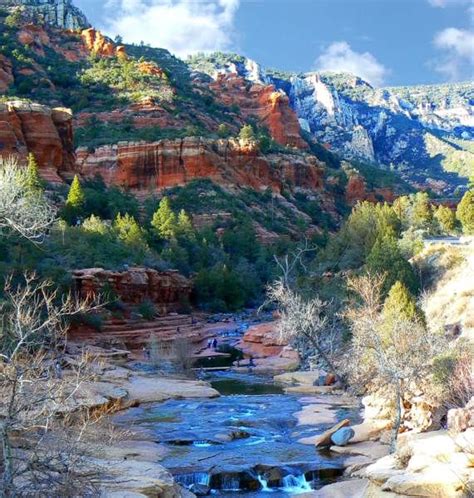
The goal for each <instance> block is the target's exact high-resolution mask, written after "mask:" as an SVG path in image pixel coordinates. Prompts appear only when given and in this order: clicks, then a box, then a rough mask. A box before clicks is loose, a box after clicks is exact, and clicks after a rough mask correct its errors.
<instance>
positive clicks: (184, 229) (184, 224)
mask: <svg viewBox="0 0 474 498" xmlns="http://www.w3.org/2000/svg"><path fill="white" fill-rule="evenodd" d="M193 233H194V230H193V224H192V222H191V218H190V217H189V216H188V214H187V213H186V211H185V210H184V209H181V211H180V212H179V214H178V220H177V225H176V234H177V235H180V236H181V237H191V236H192V235H193Z"/></svg>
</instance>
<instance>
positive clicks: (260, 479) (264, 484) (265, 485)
mask: <svg viewBox="0 0 474 498" xmlns="http://www.w3.org/2000/svg"><path fill="white" fill-rule="evenodd" d="M257 479H258V482H259V483H260V484H261V485H262V489H261V490H260V491H263V492H267V493H271V492H272V490H271V489H270V488H269V487H268V483H267V481H266V479H265V478H264V477H263V476H261V475H257Z"/></svg>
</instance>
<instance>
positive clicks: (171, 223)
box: [151, 197, 177, 240]
mask: <svg viewBox="0 0 474 498" xmlns="http://www.w3.org/2000/svg"><path fill="white" fill-rule="evenodd" d="M151 226H152V227H153V228H155V230H156V231H157V232H158V235H159V236H160V237H162V238H164V239H168V240H169V239H172V238H174V237H175V236H176V229H177V220H176V215H175V214H174V212H173V210H172V209H171V204H170V201H169V199H168V197H163V199H161V202H160V205H159V207H158V209H157V210H156V211H155V214H154V215H153V218H152V220H151Z"/></svg>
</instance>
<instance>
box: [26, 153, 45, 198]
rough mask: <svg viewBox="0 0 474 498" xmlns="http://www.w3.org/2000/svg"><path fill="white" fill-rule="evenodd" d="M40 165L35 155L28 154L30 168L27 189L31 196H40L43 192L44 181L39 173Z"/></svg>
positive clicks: (27, 173)
mask: <svg viewBox="0 0 474 498" xmlns="http://www.w3.org/2000/svg"><path fill="white" fill-rule="evenodd" d="M38 170H39V168H38V163H37V162H36V158H35V156H34V155H33V154H31V153H30V154H28V166H27V168H26V178H25V187H26V189H27V190H28V192H30V193H31V194H38V193H40V192H42V191H43V181H42V180H41V178H40V176H39V172H38Z"/></svg>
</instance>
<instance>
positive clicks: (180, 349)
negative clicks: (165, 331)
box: [173, 337, 194, 373]
mask: <svg viewBox="0 0 474 498" xmlns="http://www.w3.org/2000/svg"><path fill="white" fill-rule="evenodd" d="M173 356H174V360H175V363H176V366H177V368H178V370H179V371H181V372H183V373H189V372H190V370H191V368H192V366H193V363H194V358H193V349H192V345H191V344H189V341H188V340H186V339H185V338H184V337H177V338H176V339H175V340H174V342H173Z"/></svg>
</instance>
